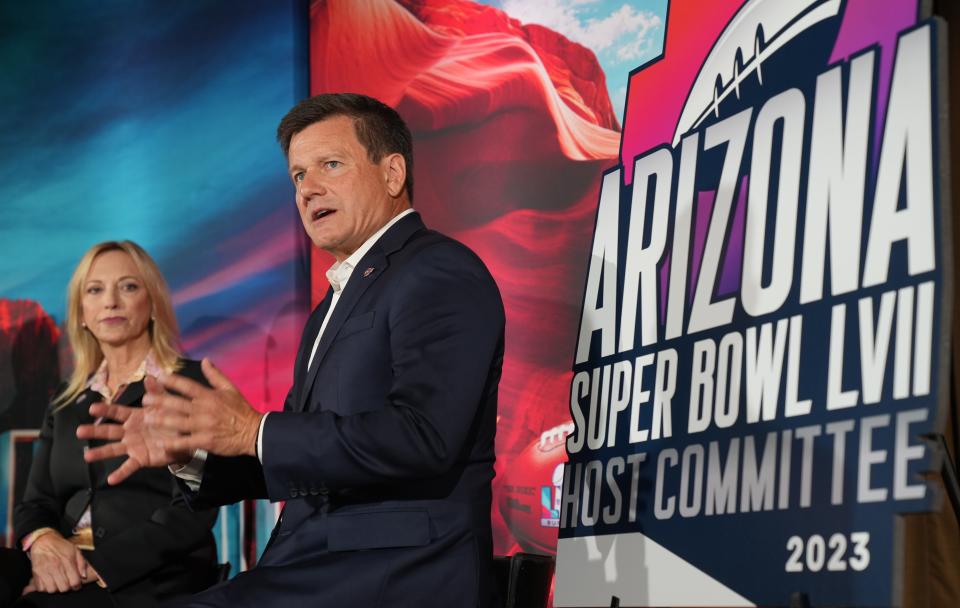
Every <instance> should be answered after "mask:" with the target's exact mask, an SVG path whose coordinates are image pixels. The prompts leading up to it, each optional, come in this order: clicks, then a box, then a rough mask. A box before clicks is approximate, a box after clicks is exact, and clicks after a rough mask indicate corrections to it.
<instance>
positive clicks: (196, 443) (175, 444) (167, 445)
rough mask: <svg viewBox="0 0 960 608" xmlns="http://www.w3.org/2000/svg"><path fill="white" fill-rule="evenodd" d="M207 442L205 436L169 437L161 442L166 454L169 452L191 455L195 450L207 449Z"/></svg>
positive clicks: (207, 439)
mask: <svg viewBox="0 0 960 608" xmlns="http://www.w3.org/2000/svg"><path fill="white" fill-rule="evenodd" d="M209 440H210V437H209V436H208V435H206V434H202V435H184V436H183V437H170V438H167V439H164V440H163V449H164V450H166V452H167V453H168V454H169V453H171V452H179V453H188V454H192V453H193V452H194V451H196V450H200V449H208V448H209ZM205 446H206V447H205Z"/></svg>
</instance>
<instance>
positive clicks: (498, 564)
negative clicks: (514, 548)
mask: <svg viewBox="0 0 960 608" xmlns="http://www.w3.org/2000/svg"><path fill="white" fill-rule="evenodd" d="M554 565H555V560H554V558H553V556H550V555H537V554H535V553H514V554H513V555H508V556H497V557H494V558H493V571H494V576H495V578H496V580H497V587H498V590H499V591H500V601H501V605H502V606H503V608H547V600H548V599H549V597H550V583H551V582H552V581H553V570H554Z"/></svg>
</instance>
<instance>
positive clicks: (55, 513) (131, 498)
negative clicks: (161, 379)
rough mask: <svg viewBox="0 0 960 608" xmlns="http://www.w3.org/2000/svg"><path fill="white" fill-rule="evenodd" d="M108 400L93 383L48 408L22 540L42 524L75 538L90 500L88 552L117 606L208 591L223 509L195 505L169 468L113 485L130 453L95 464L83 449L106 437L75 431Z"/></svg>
mask: <svg viewBox="0 0 960 608" xmlns="http://www.w3.org/2000/svg"><path fill="white" fill-rule="evenodd" d="M181 363H182V367H181V369H180V370H179V371H178V372H177V373H179V374H181V375H183V376H186V377H188V378H191V379H193V380H197V381H199V382H202V383H204V384H206V380H205V379H204V378H203V374H202V372H201V371H200V364H199V362H197V361H191V360H183V361H181ZM143 393H144V386H143V382H142V381H141V382H135V383H132V384H130V385H128V386H127V387H126V389H125V390H124V391H123V393H122V394H121V395H120V396H119V398H117V399H116V401H115V402H116V403H120V404H124V405H130V406H134V407H139V406H140V405H141V400H142V399H143ZM101 399H102V398H101V397H100V394H99V393H97V392H96V391H93V390H89V389H88V390H85V391H84V392H82V393H80V395H78V396H77V398H76V399H74V400H73V401H72V402H71V403H70V404H68V405H66V406H62V407H59V408H58V407H57V406H51V408H50V410H49V411H48V412H47V416H46V418H45V419H44V423H43V428H42V429H41V431H40V437H39V439H38V443H37V445H36V449H35V452H34V459H33V465H32V466H31V468H30V476H29V478H28V480H27V487H26V491H25V493H24V499H23V502H22V503H21V504H20V505H18V506H17V507H16V509H15V511H14V532H15V534H16V538H17V541H18V543H19V541H20V540H21V539H22V538H23V537H24V536H26V535H27V534H29V533H30V532H32V531H34V530H36V529H38V528H43V527H50V528H55V529H56V530H59V531H60V533H61V534H63V536H64V537H69V536H71V534H72V530H73V528H74V526H75V524H76V523H77V520H78V519H79V518H80V516H81V515H83V512H84V510H85V509H86V506H87V504H88V503H89V504H90V505H91V516H92V529H93V536H94V539H93V540H94V546H95V549H94V551H92V552H87V551H85V552H84V554H85V556H86V558H87V561H89V562H90V564H91V565H92V566H93V567H94V568H95V569H96V570H97V572H98V573H99V574H100V576H101V577H103V580H104V581H106V583H107V585H108V589H109V590H110V591H111V593H112V594H113V599H114V600H115V601H116V602H117V604H118V605H120V606H142V605H149V604H150V603H152V601H151V600H152V599H165V598H167V597H171V596H174V595H180V594H185V593H194V592H196V591H199V590H201V589H204V588H205V587H207V586H209V585H210V584H211V583H212V582H213V576H214V572H215V569H216V546H215V544H214V540H213V535H212V534H211V532H210V528H211V527H212V526H213V523H214V521H215V520H216V517H217V511H216V510H215V509H207V510H198V511H191V510H190V509H189V508H188V507H187V506H186V503H185V502H184V500H183V497H182V496H181V494H180V491H179V489H177V484H176V482H175V481H174V479H173V476H172V475H171V474H170V473H169V471H167V470H166V469H165V468H159V469H157V468H144V469H141V470H139V471H137V472H136V473H134V474H133V475H132V476H131V477H130V478H129V479H127V480H126V481H124V482H123V483H121V484H119V485H116V486H110V485H107V475H109V474H110V473H111V472H112V471H113V470H114V469H116V468H117V467H118V466H119V465H120V463H121V462H123V460H124V459H123V458H115V459H111V460H105V461H102V462H96V463H90V464H88V463H86V462H84V460H83V449H84V447H86V446H90V447H94V446H96V445H101V444H103V443H104V442H102V441H98V440H92V441H85V440H80V439H77V436H76V431H77V425H80V424H85V423H91V422H93V418H91V416H90V415H89V413H88V411H87V410H88V407H89V406H90V404H92V403H94V402H96V401H100V400H101Z"/></svg>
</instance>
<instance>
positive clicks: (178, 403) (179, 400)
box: [143, 393, 193, 423]
mask: <svg viewBox="0 0 960 608" xmlns="http://www.w3.org/2000/svg"><path fill="white" fill-rule="evenodd" d="M143 406H144V408H145V409H146V410H147V412H148V413H147V416H148V423H149V410H153V411H156V410H165V411H164V412H163V413H164V414H167V413H170V412H178V413H181V414H189V413H190V411H191V410H192V409H193V406H192V405H191V402H190V401H189V400H187V399H184V398H183V397H178V396H176V395H171V394H169V393H163V394H156V393H155V394H152V395H144V397H143Z"/></svg>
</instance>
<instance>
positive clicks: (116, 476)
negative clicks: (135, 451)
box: [107, 458, 141, 486]
mask: <svg viewBox="0 0 960 608" xmlns="http://www.w3.org/2000/svg"><path fill="white" fill-rule="evenodd" d="M140 468H141V467H140V463H139V462H137V461H136V460H134V459H133V458H127V459H126V460H124V461H123V464H121V465H120V466H119V467H117V469H116V470H115V471H114V472H113V473H110V475H108V476H107V483H108V484H109V485H111V486H115V485H117V484H118V483H122V482H123V481H124V480H126V479H127V478H128V477H130V476H131V475H133V474H134V473H136V472H137V471H139V470H140Z"/></svg>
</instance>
